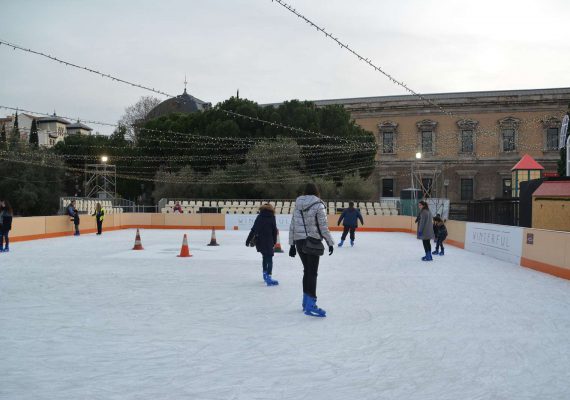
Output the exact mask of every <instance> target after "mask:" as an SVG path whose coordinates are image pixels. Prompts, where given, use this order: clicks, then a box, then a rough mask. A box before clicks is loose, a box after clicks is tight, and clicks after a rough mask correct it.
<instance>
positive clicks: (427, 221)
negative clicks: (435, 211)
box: [418, 200, 434, 261]
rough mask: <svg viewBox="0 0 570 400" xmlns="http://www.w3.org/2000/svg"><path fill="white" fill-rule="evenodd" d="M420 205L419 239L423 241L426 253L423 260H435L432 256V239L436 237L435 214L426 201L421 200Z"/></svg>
mask: <svg viewBox="0 0 570 400" xmlns="http://www.w3.org/2000/svg"><path fill="white" fill-rule="evenodd" d="M418 207H419V208H420V214H419V216H418V217H419V220H418V239H420V240H421V241H422V242H423V245H424V250H425V253H426V255H425V257H422V261H433V258H432V256H431V239H433V238H434V235H433V215H432V214H431V211H430V210H429V206H428V204H427V203H426V202H425V201H423V200H422V201H420V202H419V203H418Z"/></svg>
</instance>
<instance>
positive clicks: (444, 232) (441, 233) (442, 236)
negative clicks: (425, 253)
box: [431, 217, 447, 256]
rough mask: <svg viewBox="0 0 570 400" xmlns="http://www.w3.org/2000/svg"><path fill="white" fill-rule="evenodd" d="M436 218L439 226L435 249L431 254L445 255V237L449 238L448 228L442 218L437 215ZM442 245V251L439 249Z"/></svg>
mask: <svg viewBox="0 0 570 400" xmlns="http://www.w3.org/2000/svg"><path fill="white" fill-rule="evenodd" d="M434 220H436V223H435V225H436V226H437V232H436V233H435V240H436V242H435V251H434V252H433V253H431V254H435V255H440V256H443V255H445V249H444V248H443V242H444V240H445V239H447V228H446V227H445V223H444V222H443V220H442V219H441V218H438V217H435V218H434ZM440 247H441V251H440V250H439V248H440Z"/></svg>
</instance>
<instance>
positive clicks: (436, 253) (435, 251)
mask: <svg viewBox="0 0 570 400" xmlns="http://www.w3.org/2000/svg"><path fill="white" fill-rule="evenodd" d="M431 254H433V255H434V256H437V255H438V254H439V252H438V251H437V250H434V251H432V252H431Z"/></svg>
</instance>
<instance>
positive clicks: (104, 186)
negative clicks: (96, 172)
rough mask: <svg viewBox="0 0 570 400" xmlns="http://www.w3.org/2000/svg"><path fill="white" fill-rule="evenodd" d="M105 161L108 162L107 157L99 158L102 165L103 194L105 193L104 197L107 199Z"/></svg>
mask: <svg viewBox="0 0 570 400" xmlns="http://www.w3.org/2000/svg"><path fill="white" fill-rule="evenodd" d="M107 161H109V157H107V156H101V162H102V163H103V192H104V193H105V197H107Z"/></svg>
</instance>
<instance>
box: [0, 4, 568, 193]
mask: <svg viewBox="0 0 570 400" xmlns="http://www.w3.org/2000/svg"><path fill="white" fill-rule="evenodd" d="M274 1H275V2H276V3H278V4H279V5H281V6H282V7H284V8H286V9H287V10H288V11H290V12H292V13H293V14H295V15H296V16H297V17H299V18H301V19H303V20H304V21H305V22H306V23H308V24H309V25H311V26H312V27H314V28H316V29H317V31H320V32H322V33H323V34H324V35H325V36H326V37H327V38H330V39H332V40H334V41H335V42H336V43H337V44H339V45H340V46H341V48H343V49H345V50H347V51H349V52H350V53H352V54H353V55H355V56H356V57H357V58H358V59H359V61H363V62H365V63H366V64H368V65H369V66H371V67H372V68H374V69H375V70H376V71H378V72H380V73H381V74H383V75H385V76H386V77H387V78H388V79H390V81H392V82H393V83H394V84H397V85H399V86H401V87H402V88H404V89H405V90H406V91H407V92H409V93H410V94H412V95H413V96H415V97H417V98H419V99H421V100H422V101H424V102H426V103H427V104H430V105H431V106H434V107H436V108H437V109H438V110H439V111H440V112H441V113H442V114H444V115H447V116H448V117H454V118H459V119H460V120H465V119H468V118H467V117H465V116H460V115H458V114H455V113H452V112H450V111H448V110H446V109H445V108H443V107H442V106H441V105H439V104H437V103H435V102H434V101H433V100H431V99H429V98H427V97H425V96H424V95H422V94H420V93H418V92H416V91H414V90H412V89H411V88H409V87H408V86H407V85H406V84H405V83H404V82H402V81H400V80H397V79H396V78H394V77H393V76H392V75H390V74H388V73H387V72H386V71H384V70H383V69H382V68H381V67H379V66H377V65H376V64H374V63H373V62H372V61H371V60H369V59H368V58H366V57H364V56H362V55H361V54H360V53H358V52H357V51H355V50H353V49H352V48H351V47H349V46H348V45H347V44H345V43H343V42H341V41H340V40H339V39H338V38H336V37H334V36H333V35H332V34H331V33H329V32H327V31H326V30H325V29H324V28H322V27H320V26H318V25H317V24H315V23H314V22H312V21H311V20H310V19H308V18H307V17H305V16H304V15H302V14H301V13H299V12H297V11H296V10H295V9H294V8H292V7H291V6H290V5H288V4H287V3H285V2H284V1H282V0H274ZM0 45H5V46H9V47H12V48H13V49H14V50H20V51H24V52H27V53H30V54H35V55H39V56H42V57H45V58H48V59H50V60H51V61H55V62H58V63H61V64H63V65H66V66H69V67H73V68H77V69H81V70H84V71H87V72H90V73H93V74H96V75H99V76H101V77H103V78H106V79H110V80H112V81H115V82H118V83H122V84H127V85H130V86H132V87H136V88H140V89H143V90H147V91H151V92H153V93H156V94H160V95H164V96H167V97H173V96H172V95H170V94H168V93H166V92H164V91H161V90H158V89H155V88H152V87H150V86H145V85H141V84H138V83H134V82H131V81H128V80H125V79H122V78H118V77H116V76H114V75H111V74H107V73H103V72H100V71H98V70H95V69H93V68H89V67H85V66H81V65H78V64H75V63H72V62H70V61H66V60H63V59H61V58H58V57H55V56H51V55H49V54H47V53H44V52H41V51H37V50H32V49H29V48H24V47H23V46H20V45H17V44H14V43H10V42H7V41H3V40H0ZM0 107H1V108H5V109H11V110H14V111H16V112H18V111H21V112H28V113H33V114H38V115H46V116H50V117H51V116H52V115H50V114H46V113H38V112H34V111H29V110H23V109H20V108H14V107H9V106H0ZM215 110H216V111H220V112H223V113H225V114H226V115H228V116H230V117H232V118H241V119H246V120H248V121H250V122H255V123H258V124H261V125H266V126H271V127H276V128H280V129H283V130H284V131H287V132H288V133H289V134H294V135H301V137H298V136H293V137H291V136H285V138H289V139H302V140H303V141H311V140H318V141H322V140H323V139H325V140H327V141H331V142H336V143H338V144H334V143H331V144H322V143H320V144H314V145H311V144H297V146H298V148H299V149H300V150H301V154H302V155H303V157H305V158H307V159H311V158H318V157H325V158H326V157H329V156H334V155H335V154H338V153H339V152H342V151H344V152H350V153H351V162H350V163H349V165H348V166H346V165H343V166H338V167H337V168H333V167H334V159H333V160H330V159H326V160H322V161H314V160H312V162H311V165H312V167H314V168H311V172H312V173H311V176H328V175H334V174H338V173H339V172H341V171H351V170H354V169H356V170H359V169H362V168H369V167H370V165H371V164H370V161H371V158H370V154H369V153H370V152H371V151H373V152H374V153H373V154H374V155H375V154H376V153H377V150H378V145H377V143H376V142H375V141H372V142H370V143H367V142H362V141H361V142H357V141H355V140H351V139H350V137H342V136H330V135H326V134H323V133H321V132H317V131H312V130H308V129H302V128H298V127H295V126H291V125H286V124H281V123H278V122H275V121H267V120H263V119H261V118H258V117H256V116H248V115H243V114H240V113H237V112H235V111H229V110H224V109H221V108H215ZM552 114H553V115H548V116H545V117H539V118H526V119H524V120H521V121H519V122H518V126H519V127H523V126H525V125H530V124H535V123H544V120H545V119H546V118H552V117H553V116H554V117H557V118H562V115H563V114H564V112H563V111H560V112H556V113H552ZM61 118H66V119H74V118H69V117H61ZM78 120H79V119H78ZM81 121H83V122H85V123H90V124H97V125H102V126H112V127H117V128H119V127H120V126H119V125H117V124H110V123H105V122H100V121H92V120H88V119H81ZM131 127H133V128H135V129H138V130H139V132H145V133H150V134H152V136H148V137H147V136H145V135H141V136H140V138H139V142H138V143H136V145H135V146H133V145H128V146H108V145H101V146H97V145H89V148H99V149H101V150H107V151H108V150H110V149H114V150H127V149H133V147H136V148H137V149H143V150H144V149H146V150H155V151H166V152H169V151H170V152H172V151H176V152H177V151H194V150H200V151H204V150H213V151H215V150H223V151H236V152H239V154H208V155H202V154H187V155H178V154H171V155H166V156H146V155H132V156H131V155H113V156H112V157H113V159H114V160H116V161H128V160H132V161H140V162H143V163H148V162H159V163H165V162H166V163H172V164H188V163H189V162H199V163H200V164H199V165H200V167H206V166H212V167H215V166H217V165H219V164H220V163H221V162H234V163H235V162H240V161H244V160H246V159H247V153H246V152H244V150H251V149H253V148H258V149H267V150H278V149H281V150H282V151H283V153H277V154H272V153H270V154H268V155H267V156H258V159H259V161H267V160H272V161H275V162H279V163H280V165H281V166H290V165H297V164H298V163H299V161H298V160H293V159H290V158H291V157H290V154H289V153H288V152H287V151H288V150H291V149H292V147H291V146H290V144H288V143H283V138H284V137H283V136H276V137H258V138H253V137H215V136H207V135H200V134H196V133H188V132H175V131H170V130H167V131H165V130H159V129H150V128H146V127H145V128H141V127H134V126H131ZM395 133H396V132H395ZM397 134H398V135H401V137H408V138H416V140H412V141H411V142H409V143H405V140H398V139H396V140H395V141H394V142H393V143H392V153H398V152H405V153H408V152H412V153H413V152H414V151H416V150H417V148H418V143H417V136H418V132H412V133H409V132H407V133H404V132H397ZM499 135H500V130H498V129H483V128H482V127H477V128H475V129H474V130H473V140H474V143H476V142H477V139H478V138H481V137H497V138H499V139H500V137H499ZM531 135H532V133H531V132H527V131H526V130H524V129H519V130H518V131H517V136H516V138H517V139H516V141H517V145H516V147H517V149H520V150H543V146H542V145H541V144H529V143H526V139H527V138H530V136H531ZM397 137H398V136H397V135H396V138H397ZM457 140H458V131H457V130H454V131H448V132H444V131H439V130H438V131H437V132H436V141H434V142H433V146H434V147H436V149H437V150H438V151H441V150H453V149H457V148H458V143H457ZM144 143H148V144H151V145H144ZM167 144H172V146H168V145H167ZM222 145H224V146H223V147H221V146H222ZM66 146H70V147H71V146H73V145H66ZM77 147H86V146H84V145H77ZM359 153H365V154H359ZM380 153H382V149H380ZM496 153H497V151H494V150H491V151H489V150H487V151H480V149H478V150H477V152H476V156H477V157H490V156H494V155H496ZM13 155H15V154H13ZM25 156H26V155H25V154H20V155H19V157H21V158H20V161H21V162H25V161H27V162H38V161H35V160H24V159H22V157H25ZM359 157H362V158H365V159H366V161H360V163H359V161H358V160H359ZM0 159H3V160H5V161H6V160H11V161H13V162H16V161H15V159H12V158H11V157H9V155H8V154H2V153H0ZM97 159H98V156H95V155H78V154H58V156H57V157H55V158H52V159H50V160H51V161H61V160H83V161H87V160H97ZM39 163H40V164H41V165H44V166H45V163H46V159H44V160H42V161H41V162H39ZM320 163H322V167H319V165H320ZM70 168H74V167H70ZM121 168H122V169H121V171H123V172H130V171H131V169H134V170H135V171H138V172H139V174H138V175H137V176H132V175H128V174H125V175H123V174H118V175H117V177H124V178H125V179H135V178H137V177H138V178H141V180H148V179H151V177H150V176H146V175H143V174H140V172H141V171H140V170H141V169H142V168H144V169H154V170H156V166H140V167H134V166H133V167H131V168H128V167H121ZM327 169H328V171H326V170H327ZM77 172H83V169H79V171H77ZM249 173H250V174H251V171H250V172H249ZM240 174H244V172H243V171H232V172H231V173H230V174H228V176H227V178H228V179H236V177H237V176H240ZM119 175H121V176H119ZM297 176H298V174H297ZM240 177H241V176H240ZM143 178H144V179H143ZM170 178H172V179H179V177H172V176H171V177H170ZM289 178H291V179H293V178H294V177H293V176H291V177H290V176H280V177H279V179H278V181H279V182H284V179H285V181H286V179H289ZM178 182H179V183H188V181H187V180H183V182H180V181H178ZM251 182H252V181H251V180H244V181H240V182H239V183H251ZM263 182H268V181H267V179H263ZM204 183H205V182H204ZM208 183H219V182H208ZM232 183H233V182H232ZM236 183H238V182H236Z"/></svg>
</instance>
